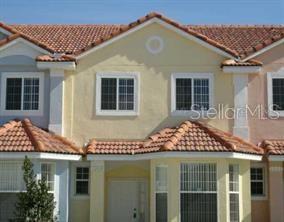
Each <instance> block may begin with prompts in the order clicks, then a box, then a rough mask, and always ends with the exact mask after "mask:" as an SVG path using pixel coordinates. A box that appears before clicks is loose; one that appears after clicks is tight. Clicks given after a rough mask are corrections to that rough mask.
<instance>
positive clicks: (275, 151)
mask: <svg viewBox="0 0 284 222" xmlns="http://www.w3.org/2000/svg"><path fill="white" fill-rule="evenodd" d="M262 147H263V148H264V149H265V152H266V153H267V154H268V155H284V140H283V139H278V140H277V139H275V140H264V141H263V143H262Z"/></svg>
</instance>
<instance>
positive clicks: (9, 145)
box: [0, 119, 83, 154]
mask: <svg viewBox="0 0 284 222" xmlns="http://www.w3.org/2000/svg"><path fill="white" fill-rule="evenodd" d="M0 152H46V153H61V154H83V151H82V149H81V148H78V147H76V146H75V145H74V143H72V142H70V141H69V140H67V139H66V138H64V137H61V136H58V135H55V134H52V133H50V132H47V131H45V130H43V129H40V128H38V127H36V126H35V125H33V124H32V123H31V121H30V120H29V119H24V120H22V121H20V120H13V121H10V122H8V123H6V124H4V125H3V126H1V127H0Z"/></svg>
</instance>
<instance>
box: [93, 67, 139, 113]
mask: <svg viewBox="0 0 284 222" xmlns="http://www.w3.org/2000/svg"><path fill="white" fill-rule="evenodd" d="M102 78H116V79H119V78H132V79H134V109H133V110H119V109H118V102H119V101H118V97H119V92H118V90H119V87H117V89H116V90H117V92H116V93H117V95H116V96H117V101H116V103H117V106H116V110H102V109H101V82H102ZM117 82H118V81H117ZM139 85H140V74H139V73H138V72H98V73H97V74H96V114H97V115H98V116H137V115H139V95H140V86H139Z"/></svg>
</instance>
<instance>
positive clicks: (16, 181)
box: [0, 161, 25, 192]
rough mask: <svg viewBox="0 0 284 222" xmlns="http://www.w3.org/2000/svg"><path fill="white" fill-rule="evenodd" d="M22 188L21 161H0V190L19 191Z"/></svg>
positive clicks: (23, 187) (23, 186)
mask: <svg viewBox="0 0 284 222" xmlns="http://www.w3.org/2000/svg"><path fill="white" fill-rule="evenodd" d="M24 189H25V185H24V180H23V171H22V162H16V161H0V192H20V191H23V190H24Z"/></svg>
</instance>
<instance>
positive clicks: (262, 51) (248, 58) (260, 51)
mask: <svg viewBox="0 0 284 222" xmlns="http://www.w3.org/2000/svg"><path fill="white" fill-rule="evenodd" d="M282 43H284V38H282V39H280V40H278V41H277V42H274V43H272V44H271V45H269V46H267V47H265V48H263V49H261V50H259V51H258V52H256V53H254V54H252V55H250V56H248V57H246V58H245V59H243V60H241V61H243V62H245V61H247V60H250V59H252V58H254V57H256V56H258V55H260V54H262V53H264V52H266V51H268V50H270V49H272V48H274V47H275V46H278V45H280V44H282Z"/></svg>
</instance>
